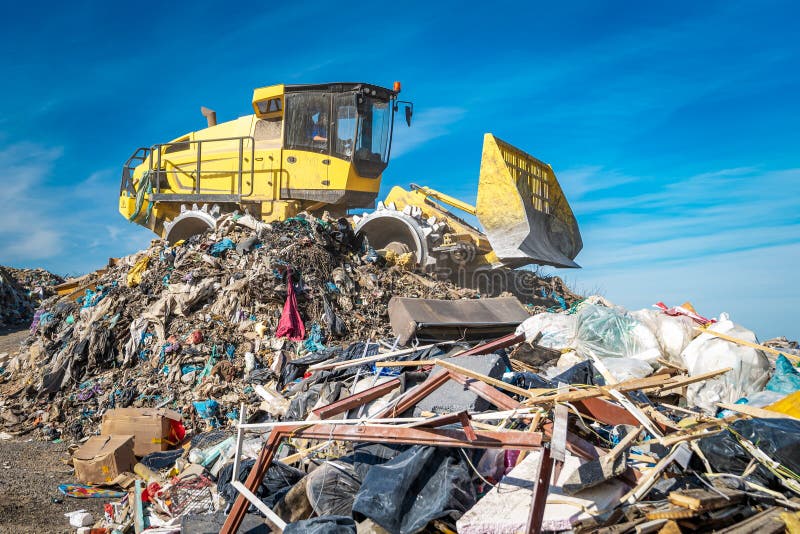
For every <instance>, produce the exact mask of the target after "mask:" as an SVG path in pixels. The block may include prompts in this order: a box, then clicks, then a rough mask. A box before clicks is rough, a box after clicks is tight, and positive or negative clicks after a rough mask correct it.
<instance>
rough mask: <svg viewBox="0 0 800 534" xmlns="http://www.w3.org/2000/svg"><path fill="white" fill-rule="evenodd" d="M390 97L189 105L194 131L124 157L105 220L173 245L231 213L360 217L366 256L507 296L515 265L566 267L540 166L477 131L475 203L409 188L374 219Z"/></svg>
mask: <svg viewBox="0 0 800 534" xmlns="http://www.w3.org/2000/svg"><path fill="white" fill-rule="evenodd" d="M399 93H400V84H399V83H397V82H395V84H394V87H393V89H387V88H384V87H379V86H376V85H371V84H367V83H327V84H315V85H271V86H269V87H261V88H258V89H256V90H255V91H254V92H253V102H252V104H253V111H254V112H255V113H254V114H253V115H247V116H244V117H240V118H238V119H235V120H232V121H228V122H223V123H220V124H217V122H216V113H215V112H213V111H212V110H209V109H206V108H202V109H201V111H202V113H203V115H205V116H206V118H207V120H208V127H207V128H204V129H202V130H198V131H196V132H190V133H188V134H185V135H182V136H180V137H178V138H176V139H173V140H172V141H170V142H168V143H161V144H157V145H153V146H151V147H141V148H139V149H137V150H136V151H135V152H134V153H133V155H132V156H131V157H130V158H129V159H128V161H127V162H126V163H125V165H124V167H123V171H122V184H121V188H120V197H119V211H120V213H122V215H123V216H125V217H126V218H127V219H128V220H130V221H134V222H136V223H138V224H141V225H142V226H145V227H147V228H150V229H151V230H152V231H153V232H155V233H156V234H158V235H159V236H161V237H163V238H164V239H166V240H167V241H168V242H171V243H174V242H177V241H179V240H181V239H186V238H188V237H191V236H192V235H195V234H198V233H201V232H203V231H205V230H207V229H209V228H214V227H215V224H216V220H217V219H218V218H219V217H220V216H221V215H223V214H225V213H232V212H234V211H238V212H239V213H249V214H250V215H252V216H254V217H256V218H258V219H261V220H263V221H266V222H270V221H281V220H285V219H287V218H289V217H293V216H295V215H297V214H299V213H301V212H303V211H305V212H309V213H314V214H317V215H321V214H323V213H324V212H326V211H327V212H328V214H329V215H332V216H335V217H343V216H346V215H347V214H348V212H353V211H354V210H358V209H359V208H362V209H363V210H365V211H363V212H362V213H359V214H358V215H353V216H352V218H351V219H350V222H351V224H352V225H353V228H354V230H355V231H356V233H358V234H360V235H363V236H365V237H366V239H367V241H368V243H369V245H370V246H372V247H373V248H374V249H376V250H377V251H379V252H381V253H382V254H384V255H385V256H387V257H389V258H390V259H393V260H394V261H400V262H403V263H406V264H410V265H415V266H416V267H418V268H420V269H421V270H424V271H427V272H432V273H435V274H437V275H438V276H439V277H440V278H443V279H446V278H449V279H454V280H456V281H457V282H458V283H460V284H461V285H464V286H468V287H481V286H483V287H486V286H491V287H492V291H491V292H492V293H497V292H499V291H502V290H512V291H513V290H514V287H513V285H516V284H518V281H513V282H512V281H511V279H509V278H508V275H509V273H512V271H511V269H516V268H517V267H521V266H524V265H529V264H540V265H552V266H556V267H578V265H577V264H576V263H575V262H574V261H573V260H574V258H575V256H576V255H577V254H578V252H579V251H580V250H581V247H582V246H583V244H582V242H581V236H580V231H579V230H578V225H577V222H576V220H575V217H574V216H573V214H572V210H571V209H570V207H569V204H568V203H567V200H566V198H565V196H564V194H563V192H562V191H561V187H560V186H559V184H558V181H557V180H556V177H555V174H554V173H553V170H552V168H551V167H550V166H549V165H547V164H545V163H542V162H541V161H539V160H537V159H536V158H534V157H532V156H530V155H528V154H526V153H525V152H522V151H521V150H519V149H517V148H514V147H513V146H511V145H509V144H507V143H505V142H503V141H501V140H499V139H497V138H496V137H494V136H493V135H491V134H488V133H487V134H486V135H485V136H484V143H483V155H482V160H481V169H480V177H479V179H478V194H477V202H476V204H475V206H472V205H470V204H468V203H465V202H462V201H460V200H458V199H455V198H452V197H449V196H447V195H445V194H443V193H440V192H438V191H435V190H433V189H430V188H428V187H420V186H416V185H413V184H412V185H411V187H410V188H409V189H403V188H401V187H394V188H393V189H392V190H391V191H390V193H389V195H388V196H387V198H386V199H384V200H383V201H381V202H379V203H378V204H377V209H375V201H376V198H377V196H378V191H379V189H380V184H381V175H382V173H383V171H384V170H385V169H386V167H387V165H388V163H389V156H390V151H391V142H392V132H393V128H394V116H395V113H396V112H398V111H399V110H400V109H401V108H403V114H404V118H405V121H406V122H407V123H408V125H409V126H410V125H411V117H412V113H413V104H411V103H410V102H405V101H401V100H398V94H399ZM446 206H449V207H453V208H456V209H459V210H461V211H463V212H465V213H467V214H469V215H473V216H475V217H476V218H477V220H478V222H479V223H480V226H481V227H482V229H480V230H479V229H478V228H475V227H474V226H473V225H471V224H469V223H468V222H466V221H464V220H463V219H461V218H459V217H458V216H456V215H454V214H453V213H451V212H450V211H448V209H447V207H446ZM366 210H369V211H366ZM523 272H527V271H523ZM497 273H504V274H502V275H501V276H499V277H498V275H497ZM511 278H514V276H512V277H511ZM517 289H522V288H517Z"/></svg>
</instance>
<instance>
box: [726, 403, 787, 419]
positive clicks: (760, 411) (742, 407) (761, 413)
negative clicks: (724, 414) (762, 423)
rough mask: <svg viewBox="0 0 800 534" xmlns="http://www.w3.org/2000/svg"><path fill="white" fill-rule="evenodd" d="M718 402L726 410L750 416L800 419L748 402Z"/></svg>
mask: <svg viewBox="0 0 800 534" xmlns="http://www.w3.org/2000/svg"><path fill="white" fill-rule="evenodd" d="M716 404H717V406H719V407H720V408H723V409H725V410H730V411H732V412H738V413H743V414H745V415H749V416H750V417H756V418H760V419H794V420H795V421H800V419H797V418H796V417H792V416H791V415H786V414H785V413H781V412H773V411H772V410H765V409H764V408H756V407H755V406H748V405H747V404H730V403H727V402H718V403H716Z"/></svg>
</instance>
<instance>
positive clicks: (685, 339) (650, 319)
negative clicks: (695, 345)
mask: <svg viewBox="0 0 800 534" xmlns="http://www.w3.org/2000/svg"><path fill="white" fill-rule="evenodd" d="M631 315H632V316H633V317H634V318H635V319H637V320H638V321H639V322H641V323H642V324H644V325H646V326H647V327H648V328H649V329H650V331H651V332H653V333H654V334H655V335H656V340H657V341H658V345H659V347H660V348H661V352H662V353H663V354H664V357H666V359H667V360H668V361H670V362H673V363H680V361H681V352H683V349H685V348H686V346H687V345H688V344H689V343H691V341H692V340H693V339H694V338H695V337H697V335H698V334H699V332H698V331H697V330H696V329H695V326H696V323H695V322H694V321H692V320H691V319H690V318H688V317H685V316H677V317H676V316H671V315H667V314H666V313H664V312H662V311H659V310H648V309H644V310H638V311H635V312H631Z"/></svg>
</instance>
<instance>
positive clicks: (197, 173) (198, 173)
mask: <svg viewBox="0 0 800 534" xmlns="http://www.w3.org/2000/svg"><path fill="white" fill-rule="evenodd" d="M245 140H249V141H250V169H249V171H248V170H246V169H245V168H244V150H245V147H244V143H245ZM222 141H238V142H239V147H238V166H237V167H236V168H235V169H231V170H227V169H226V170H203V168H202V162H203V159H202V154H203V145H204V144H206V145H208V144H210V143H215V142H222ZM175 145H190V146H191V145H196V146H197V148H196V156H197V157H196V163H195V170H194V176H193V177H192V180H193V182H194V183H193V184H192V191H193V193H194V195H196V196H197V197H198V198H202V196H203V193H202V192H201V191H202V187H201V183H200V182H201V180H202V178H203V176H204V175H205V176H208V175H214V174H229V173H230V174H236V176H237V183H236V188H235V190H236V192H235V193H234V194H235V196H236V197H238V199H241V198H242V196H251V195H252V194H253V193H254V190H255V139H254V138H253V136H249V135H247V136H237V137H219V138H214V139H195V140H186V141H174V142H171V143H159V144H156V145H153V146H152V147H151V148H150V149H149V150H150V154H149V156H150V162H149V167H150V170H151V171H155V176H156V183H155V188H154V190H155V192H156V193H161V177H162V175H164V176H166V172H167V171H166V169H165V168H164V163H165V161H164V159H163V158H162V154H164V153H165V152H166V150H165V149H167V148H169V147H171V146H175ZM187 150H190V149H187ZM154 152H155V153H157V154H158V155H157V158H156V161H155V167H154V166H153V163H154V162H153V157H152V156H153V153H154ZM145 157H147V156H145ZM245 173H249V174H250V191H249V192H248V193H247V194H246V195H242V182H243V178H244V174H245ZM232 185H233V184H232Z"/></svg>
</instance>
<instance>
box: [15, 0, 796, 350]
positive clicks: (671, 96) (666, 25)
mask: <svg viewBox="0 0 800 534" xmlns="http://www.w3.org/2000/svg"><path fill="white" fill-rule="evenodd" d="M519 4H520V5H514V4H512V3H504V2H493V3H492V4H491V5H487V4H485V3H482V4H475V5H474V6H473V5H472V4H470V3H463V2H461V3H447V2H440V3H434V2H426V3H422V2H418V3H415V2H410V3H402V4H394V5H388V4H375V5H374V6H372V5H371V4H365V3H363V2H356V3H353V4H352V5H350V6H348V5H346V4H342V3H341V2H339V3H336V4H330V3H327V2H318V3H302V2H295V3H293V4H287V5H279V4H276V3H266V2H264V3H258V4H255V3H254V4H248V5H245V3H237V4H231V3H224V4H223V3H218V4H217V3H207V2H192V3H186V4H183V5H181V4H179V3H165V4H163V5H161V6H159V7H158V9H143V8H142V7H141V5H140V4H139V5H136V4H130V5H128V6H122V5H116V3H111V2H102V3H101V2H96V3H91V2H88V3H80V4H78V5H76V4H75V3H62V2H58V3H53V4H52V5H49V6H48V5H42V4H35V5H34V4H24V3H16V4H15V5H13V6H6V8H5V10H4V16H3V20H2V22H0V26H1V27H0V30H2V31H0V43H2V50H3V54H2V57H0V67H2V72H4V73H5V76H4V79H5V80H6V81H5V83H4V84H2V86H0V106H2V113H0V177H1V178H0V179H2V184H3V188H2V191H3V203H2V209H1V210H0V263H2V264H7V265H8V264H10V265H14V266H42V267H46V268H48V269H51V270H53V271H56V272H59V273H81V272H85V271H87V270H91V269H94V268H98V267H101V266H102V265H103V264H104V263H105V262H106V261H107V259H108V257H110V256H121V255H125V254H128V253H131V252H133V251H136V250H138V249H140V248H143V247H145V246H146V245H147V244H148V243H149V240H150V239H151V238H152V236H151V235H150V234H149V233H148V231H147V230H145V229H142V228H140V227H137V226H134V225H131V224H128V223H127V222H126V221H125V220H123V219H122V217H121V216H120V215H119V214H118V213H117V211H116V203H117V193H118V190H119V173H120V167H121V165H122V164H123V162H124V161H125V160H126V159H127V157H128V156H129V155H130V153H131V152H132V151H133V150H134V149H135V148H136V147H138V146H143V145H151V144H153V143H156V142H162V141H166V140H168V139H170V138H173V137H176V136H177V135H179V134H181V133H184V132H187V131H190V130H194V129H198V128H201V127H203V125H204V119H203V117H202V116H201V115H200V113H199V107H200V106H201V105H206V106H209V107H211V108H213V109H215V110H216V111H217V114H218V117H219V119H220V120H228V119H233V118H236V117H237V116H240V115H245V114H248V113H250V109H251V108H250V97H251V95H252V90H253V88H254V87H259V86H264V85H270V84H272V83H313V82H324V81H336V80H346V81H350V80H357V81H368V82H372V83H377V84H382V85H386V86H390V85H391V83H392V81H394V80H401V81H402V82H403V88H404V90H403V95H402V96H403V97H405V98H407V99H410V100H413V101H414V103H415V109H416V113H415V117H414V124H413V125H412V127H411V128H410V129H406V128H405V127H404V126H401V127H400V128H399V130H398V131H397V132H396V137H395V145H394V149H393V154H392V162H391V164H390V167H389V169H388V170H387V172H386V173H385V174H384V180H383V191H384V192H386V191H388V189H389V188H390V187H391V186H392V185H397V184H400V185H403V184H407V183H409V182H415V183H421V184H428V185H430V186H432V187H435V188H438V189H441V190H444V191H446V192H449V193H451V194H454V195H456V196H459V197H461V198H463V199H465V200H470V201H474V197H475V191H476V182H477V175H478V169H479V164H480V151H481V143H482V135H483V133H484V132H486V131H490V132H492V133H494V134H495V135H497V136H498V137H500V138H502V139H504V140H506V141H508V142H510V143H512V144H514V145H516V146H518V147H520V148H522V149H523V150H526V151H527V152H530V153H532V154H534V155H535V156H537V157H538V158H540V159H542V160H544V161H547V162H549V163H550V164H551V165H552V166H553V167H554V169H555V170H556V173H557V175H558V177H559V180H560V181H561V184H562V187H563V189H564V191H565V192H566V194H567V196H568V198H569V200H570V202H571V204H572V206H573V209H574V211H575V213H576V216H577V217H578V219H579V222H580V225H581V230H582V234H583V240H584V250H583V252H582V253H581V254H580V255H579V256H578V258H577V261H578V262H579V263H580V264H581V265H583V266H584V268H583V269H582V270H579V271H559V272H558V274H560V275H562V276H563V277H565V278H566V279H567V280H568V281H569V282H570V283H572V284H573V285H575V286H576V287H577V288H578V289H579V290H582V291H586V292H600V293H602V294H603V295H605V296H606V297H607V298H609V299H610V300H612V301H614V302H617V303H619V304H622V305H624V306H626V307H629V308H631V309H634V308H639V307H646V306H649V305H650V304H652V303H653V302H656V301H658V300H663V301H665V302H667V303H668V304H680V303H682V302H684V301H686V300H690V301H692V302H693V303H694V304H695V306H696V307H697V309H698V310H699V311H700V312H701V313H703V314H706V315H709V316H716V315H718V314H719V313H720V312H723V311H727V312H730V313H731V315H732V317H733V319H734V320H735V321H737V322H740V323H742V324H744V325H745V326H748V327H750V328H752V329H753V330H755V331H756V333H757V334H758V336H759V338H761V339H766V338H769V337H773V336H777V335H786V336H787V337H789V338H797V337H800V328H798V326H797V321H796V319H795V315H794V310H795V307H796V304H797V302H798V301H799V300H800V298H798V297H800V290H799V289H798V284H797V282H796V277H795V271H796V267H795V265H796V264H797V262H798V260H800V210H798V209H797V208H798V200H797V199H798V198H799V197H800V156H798V152H797V149H798V146H800V145H799V144H798V141H800V130H799V129H798V127H797V125H796V122H797V118H798V117H800V113H799V112H800V99H798V98H797V95H798V94H799V90H800V61H798V59H800V57H799V56H800V44H799V42H800V41H799V40H798V38H797V33H796V28H797V25H796V20H797V16H798V11H800V10H798V9H797V8H795V7H794V6H793V4H791V3H788V2H785V3H780V2H728V1H726V2H670V3H669V6H668V7H654V6H651V5H647V4H650V3H643V2H614V3H606V4H600V3H596V2H585V3H581V2H574V3H570V2H562V3H556V4H554V3H542V4H538V3H535V2H529V3H528V2H526V3H522V2H521V3H519Z"/></svg>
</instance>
